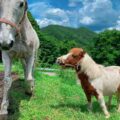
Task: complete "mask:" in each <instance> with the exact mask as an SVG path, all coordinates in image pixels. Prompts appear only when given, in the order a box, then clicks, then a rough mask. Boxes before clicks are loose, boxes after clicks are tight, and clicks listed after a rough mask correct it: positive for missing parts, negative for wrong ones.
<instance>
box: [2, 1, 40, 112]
mask: <svg viewBox="0 0 120 120" xmlns="http://www.w3.org/2000/svg"><path fill="white" fill-rule="evenodd" d="M38 47H39V39H38V36H37V34H36V32H35V30H34V29H33V27H32V25H31V23H30V21H29V20H28V17H27V1H26V0H0V48H1V50H2V60H3V64H4V67H5V75H4V90H3V100H2V103H1V110H0V114H7V113H8V112H7V108H8V105H9V101H8V91H9V89H10V87H11V84H12V78H11V65H12V60H13V58H20V59H21V61H22V64H23V67H24V73H25V79H26V80H27V83H28V85H29V86H28V88H29V90H28V92H29V93H32V91H33V87H34V78H33V75H32V70H33V64H34V59H35V53H36V50H37V49H38ZM18 69H19V68H18Z"/></svg>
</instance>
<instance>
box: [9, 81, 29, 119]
mask: <svg viewBox="0 0 120 120" xmlns="http://www.w3.org/2000/svg"><path fill="white" fill-rule="evenodd" d="M25 86H26V85H25V81H24V80H22V79H21V80H17V81H14V82H13V84H12V87H11V89H10V93H9V108H8V113H9V114H8V120H18V119H19V116H20V103H21V101H22V100H27V101H29V100H30V98H31V96H29V95H26V94H25Z"/></svg>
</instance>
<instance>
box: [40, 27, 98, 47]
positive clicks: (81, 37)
mask: <svg viewBox="0 0 120 120" xmlns="http://www.w3.org/2000/svg"><path fill="white" fill-rule="evenodd" d="M41 32H42V33H43V34H44V35H45V36H49V37H54V38H55V39H56V40H62V41H69V40H74V41H75V42H77V44H78V46H82V47H85V48H86V47H91V46H93V45H94V43H95V40H93V38H94V37H95V36H96V35H97V34H96V33H95V32H93V31H91V30H89V29H87V28H84V27H80V28H78V29H75V28H70V27H63V26H59V25H49V26H47V27H45V28H42V29H41Z"/></svg>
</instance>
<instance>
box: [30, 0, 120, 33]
mask: <svg viewBox="0 0 120 120" xmlns="http://www.w3.org/2000/svg"><path fill="white" fill-rule="evenodd" d="M28 3H29V10H30V11H31V12H32V14H33V16H34V17H35V19H36V20H37V22H38V24H39V25H40V27H46V26H48V25H50V24H57V25H63V26H69V27H74V28H78V27H81V26H84V27H88V28H90V29H92V30H94V31H102V30H104V29H118V30H120V0H28Z"/></svg>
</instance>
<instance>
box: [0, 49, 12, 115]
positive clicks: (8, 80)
mask: <svg viewBox="0 0 120 120" xmlns="http://www.w3.org/2000/svg"><path fill="white" fill-rule="evenodd" d="M2 60H3V64H4V67H5V73H4V86H3V99H2V103H1V110H0V114H7V113H8V112H7V108H8V105H9V100H8V92H9V89H10V87H11V85H12V78H11V59H10V57H9V55H8V53H7V52H5V51H2Z"/></svg>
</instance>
